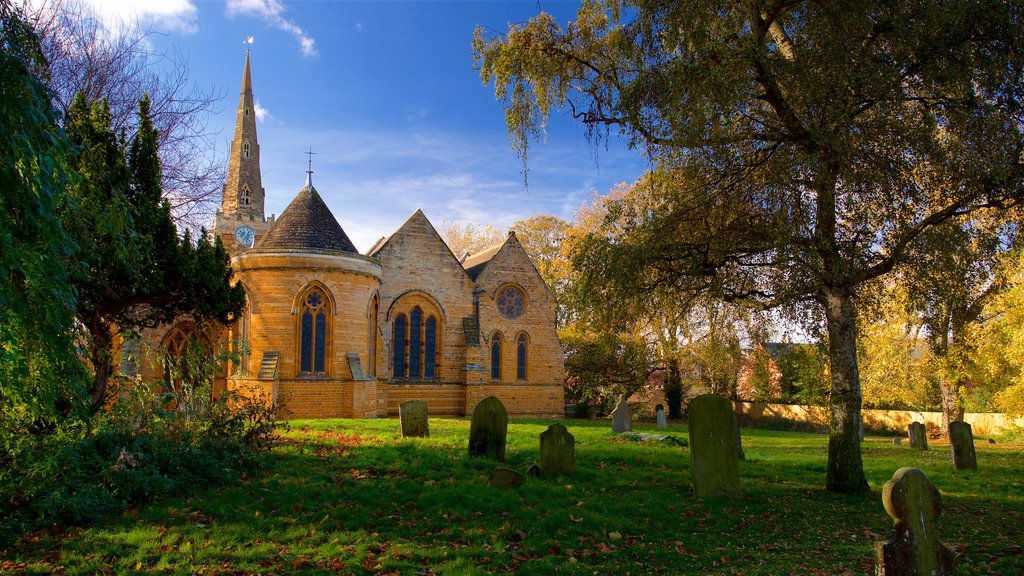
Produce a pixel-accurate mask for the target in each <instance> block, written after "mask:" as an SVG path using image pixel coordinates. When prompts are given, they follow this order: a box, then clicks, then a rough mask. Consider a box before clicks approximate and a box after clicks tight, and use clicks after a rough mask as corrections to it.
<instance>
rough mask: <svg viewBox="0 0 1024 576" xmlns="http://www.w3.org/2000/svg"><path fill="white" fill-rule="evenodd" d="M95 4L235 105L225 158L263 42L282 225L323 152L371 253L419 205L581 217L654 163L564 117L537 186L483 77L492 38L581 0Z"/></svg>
mask: <svg viewBox="0 0 1024 576" xmlns="http://www.w3.org/2000/svg"><path fill="white" fill-rule="evenodd" d="M89 1H90V2H93V3H95V4H96V6H97V7H98V8H99V9H100V10H102V11H103V12H104V13H106V14H107V15H108V16H109V17H111V18H118V17H125V16H128V15H132V14H134V15H136V16H138V17H139V18H140V20H141V21H142V22H143V23H144V24H145V25H149V26H151V27H152V29H153V30H154V31H156V32H159V34H155V35H153V36H152V41H153V42H154V43H155V44H156V45H157V47H158V48H174V49H177V50H179V51H180V52H181V53H182V55H183V56H185V57H186V58H187V59H188V63H189V68H190V77H191V80H192V81H193V82H194V83H195V84H196V85H198V86H199V87H202V88H213V89H214V90H217V91H219V93H221V94H223V95H224V99H223V100H221V102H220V105H219V106H218V108H219V113H218V114H217V115H216V116H214V117H213V118H211V119H210V126H211V128H212V129H213V130H215V131H217V132H218V136H217V138H216V141H217V148H218V153H219V154H221V155H225V154H226V151H227V149H228V144H229V140H230V137H231V133H232V129H233V125H234V121H235V108H236V106H237V104H238V91H239V88H240V83H241V78H242V65H243V62H244V57H245V45H244V41H245V39H246V38H247V37H249V36H252V37H253V39H254V41H253V43H252V45H251V50H252V52H251V61H252V76H253V87H254V92H255V96H256V101H257V104H258V109H259V110H260V112H261V113H262V114H261V116H262V119H261V120H260V122H259V124H258V130H259V140H260V148H261V156H260V160H261V167H262V170H263V185H264V187H265V188H266V191H267V203H266V211H267V213H276V214H280V213H281V211H282V210H284V208H285V206H287V204H288V202H289V201H291V199H292V197H294V195H295V194H296V193H297V192H298V190H299V188H301V186H302V184H303V183H304V181H305V176H306V175H305V170H306V159H307V156H306V155H305V151H306V150H308V149H309V148H310V147H312V149H313V151H314V152H316V156H314V157H313V170H314V172H315V173H314V175H313V181H314V184H315V185H316V187H317V190H318V191H319V192H320V193H321V195H322V196H323V197H324V199H325V200H326V202H327V204H328V206H330V207H331V209H332V211H333V212H334V215H335V217H336V218H337V219H338V221H339V222H340V223H341V225H342V227H343V228H344V229H345V231H346V232H347V233H348V235H349V236H350V237H351V238H352V240H353V242H354V243H355V244H356V247H357V248H359V249H360V250H362V251H365V250H366V249H367V248H368V247H369V246H370V245H371V244H372V243H373V242H374V241H375V240H376V239H377V238H379V237H380V236H384V235H387V234H390V233H391V232H393V231H394V230H395V229H397V228H398V226H400V225H401V223H402V222H404V221H405V219H406V218H408V216H409V215H410V214H412V212H413V211H414V210H415V209H416V208H422V209H423V211H424V212H425V213H426V214H427V216H428V217H429V218H430V219H431V220H432V221H433V222H434V224H435V226H438V227H440V225H441V223H442V221H443V220H447V221H454V222H463V223H475V224H479V225H487V224H490V225H494V226H495V227H497V228H498V229H505V228H507V227H509V225H511V224H512V223H513V222H514V221H516V220H519V219H522V218H526V217H529V216H531V215H533V214H537V213H548V214H555V215H557V216H560V217H563V218H567V219H571V218H572V216H573V214H574V213H575V211H576V210H577V209H578V208H579V206H580V204H581V203H582V202H583V201H585V200H589V199H590V198H591V197H592V195H593V194H594V193H595V192H597V193H604V192H607V191H608V190H609V189H610V188H611V187H612V186H613V185H614V184H616V183H619V182H628V181H633V180H635V179H636V178H637V177H638V176H639V175H640V173H641V172H642V171H643V169H644V166H645V164H644V161H643V159H642V157H641V155H640V154H639V153H638V152H636V151H631V150H627V149H626V148H625V146H624V145H623V143H621V142H617V141H614V140H613V141H612V142H611V144H610V145H609V146H608V147H607V148H605V146H604V145H603V144H602V145H601V147H600V149H596V148H595V146H594V145H593V144H592V143H590V142H588V140H587V139H586V136H585V128H584V127H583V126H582V125H579V124H577V123H575V122H573V121H572V120H571V119H569V118H568V116H567V115H566V114H565V113H560V114H558V115H557V116H555V117H553V118H552V121H551V125H550V127H549V130H548V135H547V141H546V142H538V143H536V144H535V145H534V147H533V149H532V150H531V153H530V159H529V168H530V179H529V187H528V188H524V183H523V176H522V163H521V160H520V159H519V157H518V156H517V155H516V154H515V153H514V152H513V151H512V149H511V148H510V146H509V144H508V137H507V131H506V128H505V125H504V112H503V110H502V107H501V104H500V102H498V101H497V100H495V98H494V89H493V87H492V86H484V85H483V84H482V82H481V80H480V76H479V74H478V73H477V72H476V71H475V70H474V69H473V58H472V51H471V47H470V43H471V41H472V36H473V30H474V29H475V28H476V26H477V25H482V26H484V27H487V28H490V29H493V30H495V31H505V30H507V28H508V24H509V23H510V22H523V21H526V20H527V19H529V18H530V17H531V16H533V15H535V14H536V13H537V12H538V10H544V11H547V12H550V13H552V14H553V15H554V16H555V17H556V18H557V19H558V21H559V22H561V23H563V24H564V23H565V22H566V21H568V20H570V19H571V18H572V17H573V15H574V14H575V11H576V8H577V6H578V2H550V1H544V2H537V1H517V2H470V1H460V2H428V1H404V2H352V1H305V2H281V1H278V0H229V1H228V2H211V1H196V0H167V1H165V2H152V1H151V2H142V1H139V2H136V1H133V0H89ZM595 155H596V158H595Z"/></svg>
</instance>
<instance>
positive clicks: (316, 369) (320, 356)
mask: <svg viewBox="0 0 1024 576" xmlns="http://www.w3.org/2000/svg"><path fill="white" fill-rule="evenodd" d="M327 305H328V303H327V299H326V297H325V296H324V293H323V291H322V290H321V289H320V288H312V289H311V290H310V291H309V293H307V294H306V297H305V298H304V299H303V300H302V311H301V312H300V314H299V372H302V373H305V374H324V373H326V372H327V332H328V330H327V321H328V310H327Z"/></svg>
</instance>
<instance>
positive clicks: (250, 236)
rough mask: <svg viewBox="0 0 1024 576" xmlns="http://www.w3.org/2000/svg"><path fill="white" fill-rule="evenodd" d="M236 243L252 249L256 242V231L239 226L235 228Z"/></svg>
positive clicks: (249, 227)
mask: <svg viewBox="0 0 1024 576" xmlns="http://www.w3.org/2000/svg"><path fill="white" fill-rule="evenodd" d="M235 241H236V242H238V245H239V246H245V247H247V248H252V245H253V244H254V243H255V242H256V230H255V229H253V227H252V226H239V227H238V228H235Z"/></svg>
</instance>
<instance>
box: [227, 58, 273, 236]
mask: <svg viewBox="0 0 1024 576" xmlns="http://www.w3.org/2000/svg"><path fill="white" fill-rule="evenodd" d="M264 198H265V194H264V190H263V182H262V178H261V177H260V145H259V141H258V139H257V137H256V101H255V98H254V97H253V94H252V74H251V72H250V70H249V48H248V40H247V41H246V49H245V69H244V70H243V72H242V91H241V94H240V95H239V97H238V112H237V117H236V119H235V134H234V137H232V139H231V150H230V152H229V155H228V174H227V179H226V181H225V182H224V193H223V197H222V199H221V213H222V214H224V215H225V216H231V217H233V218H238V219H241V220H246V221H249V220H252V221H260V222H262V221H263V218H264V216H263V204H264Z"/></svg>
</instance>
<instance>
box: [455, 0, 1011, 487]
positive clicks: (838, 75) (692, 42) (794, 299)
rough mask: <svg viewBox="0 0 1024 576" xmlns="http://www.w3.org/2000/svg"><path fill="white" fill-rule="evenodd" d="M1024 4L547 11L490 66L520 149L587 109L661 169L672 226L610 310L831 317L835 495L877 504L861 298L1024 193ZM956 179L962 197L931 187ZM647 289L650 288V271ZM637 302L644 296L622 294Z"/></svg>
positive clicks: (629, 5)
mask: <svg viewBox="0 0 1024 576" xmlns="http://www.w3.org/2000/svg"><path fill="white" fill-rule="evenodd" d="M1021 11H1022V7H1021V6H1020V5H1019V4H1017V3H1007V2H1003V1H1001V0H981V1H975V2H969V3H967V2H964V1H962V0H945V1H935V2H928V3H924V4H922V3H917V2H891V1H889V0H886V1H881V0H874V1H867V2H865V1H858V2H853V1H851V0H845V1H837V2H808V1H793V2H771V1H754V2H744V3H721V2H711V1H709V0H703V1H694V2H666V3H651V2H644V1H636V2H631V1H627V0H608V1H606V2H586V3H585V4H584V5H583V6H582V7H581V8H580V10H579V12H578V14H577V17H576V19H575V20H574V21H572V22H570V23H568V24H567V26H566V27H565V28H564V29H562V28H560V27H559V26H558V25H557V24H556V23H555V22H554V20H553V19H552V17H551V16H550V15H547V14H544V13H541V14H539V15H538V16H536V17H535V18H533V19H532V20H530V21H529V22H528V23H527V24H525V25H513V26H512V27H510V29H509V31H508V33H507V34H506V35H502V36H490V35H488V33H487V31H486V30H484V29H482V28H478V29H477V32H476V36H475V39H474V50H475V56H476V62H477V64H478V66H479V68H480V71H481V75H482V77H483V79H484V81H485V82H491V81H493V82H494V83H495V87H496V92H497V96H498V97H499V98H501V99H503V100H504V102H505V109H506V120H507V123H508V127H509V131H510V138H511V142H512V146H513V148H514V149H516V150H517V151H518V152H519V153H520V154H521V155H523V157H524V161H525V160H526V153H527V151H528V145H529V142H530V141H531V139H532V138H533V137H535V136H536V135H537V134H538V131H539V129H540V128H541V127H542V126H543V124H544V122H545V121H546V119H547V117H548V115H549V114H550V112H551V110H552V109H554V108H557V107H562V106H564V107H566V108H568V109H569V110H570V112H571V113H572V114H573V117H574V118H576V119H578V120H579V121H581V122H583V123H584V124H586V125H587V126H588V128H589V129H590V130H591V133H592V134H593V135H594V136H595V137H601V136H602V135H604V134H607V133H608V132H609V131H612V130H614V131H616V132H618V133H621V134H623V135H624V136H625V138H627V139H628V142H629V143H630V144H631V145H633V146H637V147H640V148H642V149H643V150H644V151H645V152H646V153H647V154H648V156H649V157H650V160H651V162H652V164H653V165H654V166H655V168H656V170H655V175H654V176H652V178H651V185H652V186H654V187H656V188H657V189H658V194H659V195H661V196H662V197H663V198H664V204H663V205H662V207H661V209H660V210H659V211H657V212H654V213H644V214H637V215H635V216H634V219H633V220H632V221H631V222H630V223H629V226H628V229H627V232H626V234H624V235H623V236H620V237H619V238H617V239H616V242H614V243H610V242H604V243H603V244H602V243H601V242H600V241H595V242H594V243H593V246H592V247H593V249H595V250H599V251H604V252H606V253H607V254H606V255H604V256H601V259H603V260H605V261H606V262H614V263H615V265H617V266H621V267H624V268H627V270H626V272H625V273H623V274H617V275H619V276H622V278H635V279H636V282H633V283H629V282H624V281H622V280H616V279H613V280H612V282H617V283H618V285H616V286H613V288H614V289H613V290H611V291H610V294H615V295H620V296H624V297H626V298H629V297H630V295H632V294H636V293H643V290H644V288H646V287H648V286H651V285H657V286H672V287H673V288H674V289H675V290H676V291H678V293H679V294H680V295H681V297H684V298H685V297H688V295H689V294H694V293H713V294H715V295H717V296H718V297H721V298H724V299H726V300H728V301H732V302H737V303H742V304H745V305H750V306H756V307H762V308H767V307H775V306H782V305H794V304H800V305H808V304H811V305H813V306H815V307H816V308H817V309H818V310H820V311H821V313H822V314H823V316H824V318H825V328H826V329H825V332H826V333H827V335H828V340H827V341H828V345H829V361H830V367H831V377H832V388H831V407H830V426H829V428H830V435H829V455H828V467H827V473H826V487H827V489H829V490H831V491H835V492H844V493H859V492H863V491H865V490H867V487H868V486H867V481H866V479H865V476H864V471H863V463H862V457H861V451H860V433H859V431H860V422H861V403H862V400H861V390H860V379H859V373H858V366H857V354H856V350H857V331H856V323H857V294H858V291H859V289H860V287H861V286H862V285H864V283H866V282H868V281H870V280H872V279H874V278H878V277H881V276H883V275H886V274H888V273H889V272H890V271H892V270H893V269H894V268H895V267H896V266H897V265H899V264H900V263H903V262H906V261H907V259H908V258H909V254H910V252H909V248H910V247H911V246H912V245H914V244H915V243H916V242H918V240H919V239H920V237H921V235H922V233H924V232H926V231H927V230H928V229H929V228H931V227H933V226H936V225H938V224H941V223H942V222H944V221H946V220H949V219H951V218H954V217H958V216H961V215H964V214H969V213H971V212H974V211H976V210H979V209H983V208H988V207H994V208H1002V207H1006V206H1008V205H1011V204H1015V203H1016V202H1017V201H1018V200H1019V198H1020V195H1021V186H1020V180H1021V172H1022V169H1021V168H1022V167H1021V161H1020V158H1021V150H1022V149H1024V146H1022V141H1024V138H1022V134H1021V126H1022V125H1024V124H1022V122H1021V120H1022V118H1021V110H1022V109H1024V108H1022V107H1021V101H1022V100H1024V83H1022V82H1021V78H1022V75H1021V70H1022V66H1024V63H1022V58H1024V26H1022V25H1021V24H1022V14H1021ZM939 171H941V172H942V173H944V174H947V175H949V174H956V178H955V180H956V182H957V183H958V186H956V187H955V188H949V187H939V188H934V187H931V186H930V185H929V184H930V183H932V182H934V180H933V179H930V178H929V177H928V176H929V175H930V174H934V173H938V172H939ZM640 271H644V272H645V273H642V274H641V273H640ZM622 288H624V289H622Z"/></svg>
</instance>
